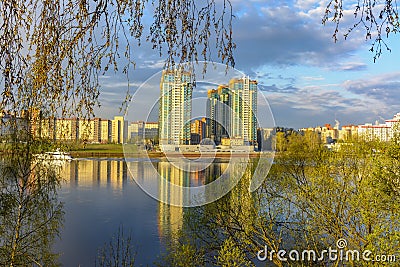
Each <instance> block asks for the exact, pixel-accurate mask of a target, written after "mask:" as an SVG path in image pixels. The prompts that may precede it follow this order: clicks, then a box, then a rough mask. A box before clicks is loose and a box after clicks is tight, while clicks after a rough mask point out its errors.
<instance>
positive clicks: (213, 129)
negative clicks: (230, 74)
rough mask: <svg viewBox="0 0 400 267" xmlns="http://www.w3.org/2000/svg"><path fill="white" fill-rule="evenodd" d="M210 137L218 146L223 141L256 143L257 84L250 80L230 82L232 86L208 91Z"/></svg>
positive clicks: (232, 80) (245, 78)
mask: <svg viewBox="0 0 400 267" xmlns="http://www.w3.org/2000/svg"><path fill="white" fill-rule="evenodd" d="M207 96H208V99H207V118H208V119H209V123H208V137H209V138H211V139H213V140H214V142H216V143H217V144H219V143H220V142H221V139H222V138H228V137H229V138H230V139H236V140H242V141H243V143H244V144H247V145H253V144H255V143H256V142H257V81H255V80H250V79H249V78H248V77H243V78H240V79H231V80H230V81H229V85H220V86H218V89H212V90H209V91H208V95H207Z"/></svg>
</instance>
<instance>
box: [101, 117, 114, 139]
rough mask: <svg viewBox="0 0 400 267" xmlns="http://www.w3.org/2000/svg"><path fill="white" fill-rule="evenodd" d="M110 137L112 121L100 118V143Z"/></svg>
mask: <svg viewBox="0 0 400 267" xmlns="http://www.w3.org/2000/svg"><path fill="white" fill-rule="evenodd" d="M111 138H112V122H111V121H110V120H103V119H101V120H100V140H99V142H100V143H103V144H105V143H109V142H111Z"/></svg>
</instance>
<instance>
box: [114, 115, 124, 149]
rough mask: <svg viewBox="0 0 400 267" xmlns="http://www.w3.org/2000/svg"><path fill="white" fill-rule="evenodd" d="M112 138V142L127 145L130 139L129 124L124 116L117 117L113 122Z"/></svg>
mask: <svg viewBox="0 0 400 267" xmlns="http://www.w3.org/2000/svg"><path fill="white" fill-rule="evenodd" d="M111 125H112V135H111V136H112V138H111V142H113V143H117V144H121V143H126V141H127V139H128V122H127V121H126V120H124V117H123V116H115V117H114V119H113V120H112V121H111Z"/></svg>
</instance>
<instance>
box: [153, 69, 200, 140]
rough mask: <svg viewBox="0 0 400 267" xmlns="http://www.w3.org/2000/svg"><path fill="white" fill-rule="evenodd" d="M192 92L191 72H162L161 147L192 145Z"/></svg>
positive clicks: (160, 107) (160, 106)
mask: <svg viewBox="0 0 400 267" xmlns="http://www.w3.org/2000/svg"><path fill="white" fill-rule="evenodd" d="M192 90H193V86H192V82H191V74H190V73H189V72H185V71H180V70H173V71H171V70H164V71H163V72H162V76H161V82H160V103H159V120H158V123H159V140H160V144H161V145H181V144H185V145H187V144H189V143H190V117H191V112H192Z"/></svg>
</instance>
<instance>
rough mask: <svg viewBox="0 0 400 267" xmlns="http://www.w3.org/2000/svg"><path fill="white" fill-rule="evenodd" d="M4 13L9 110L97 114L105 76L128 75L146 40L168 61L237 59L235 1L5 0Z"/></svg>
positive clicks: (0, 58) (1, 53) (2, 57)
mask: <svg viewBox="0 0 400 267" xmlns="http://www.w3.org/2000/svg"><path fill="white" fill-rule="evenodd" d="M0 11H1V17H0V71H1V75H0V77H1V82H2V90H1V91H2V92H1V95H2V102H1V109H2V110H23V109H26V108H27V107H35V108H39V109H40V108H44V107H46V109H47V110H48V111H49V112H53V113H54V112H55V110H58V112H61V113H62V114H66V113H68V112H70V113H76V112H80V111H85V112H88V113H89V114H90V113H92V112H93V107H94V106H96V105H97V104H98V95H99V83H98V76H99V74H101V73H104V72H105V71H107V70H108V69H109V68H113V69H114V70H118V69H122V71H123V72H124V73H127V72H128V70H129V68H130V67H132V66H134V62H133V60H132V59H133V55H134V54H135V51H136V49H135V48H136V47H135V45H137V46H140V44H141V42H142V41H148V42H150V43H151V45H152V48H153V49H154V50H156V51H157V52H158V53H159V54H160V55H164V54H163V53H165V54H166V55H165V57H166V63H167V65H174V64H175V63H181V62H195V61H197V60H199V59H202V60H209V59H210V58H211V56H212V50H214V49H215V51H216V52H217V56H218V57H220V58H221V60H222V61H223V62H224V63H226V64H231V65H233V64H234V60H233V49H234V47H235V44H234V43H233V40H232V18H233V13H232V6H231V3H230V1H229V0H223V1H215V0H211V1H206V2H199V1H195V0H171V1H155V0H153V1H147V0H64V1H61V0H48V1H39V0H30V1H25V0H11V1H9V0H2V1H0ZM146 11H147V12H146ZM150 14H152V16H150ZM145 22H146V23H145ZM145 25H150V26H149V28H147V29H146V28H145ZM135 43H136V44H135ZM120 57H125V58H126V59H127V62H128V63H127V64H126V65H125V64H124V66H119V65H120V64H119V61H118V59H119V58H120Z"/></svg>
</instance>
